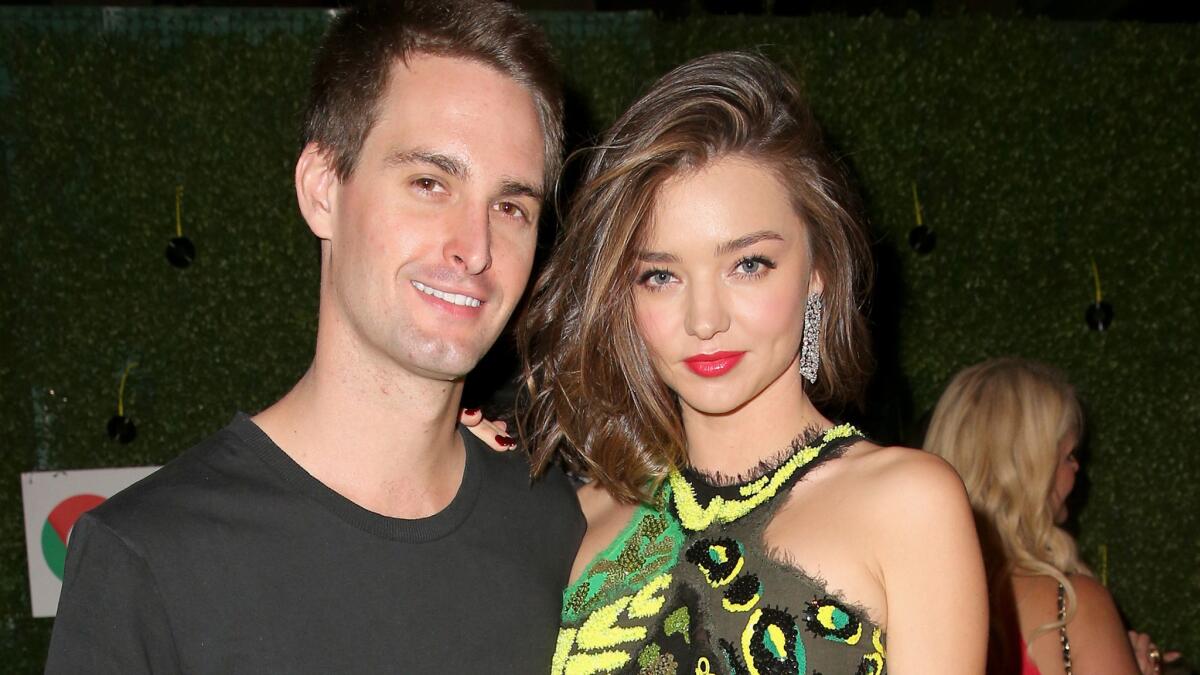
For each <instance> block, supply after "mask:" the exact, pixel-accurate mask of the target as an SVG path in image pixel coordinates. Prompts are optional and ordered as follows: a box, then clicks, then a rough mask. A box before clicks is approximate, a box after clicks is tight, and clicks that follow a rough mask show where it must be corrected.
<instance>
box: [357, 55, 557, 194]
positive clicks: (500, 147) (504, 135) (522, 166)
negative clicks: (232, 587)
mask: <svg viewBox="0 0 1200 675" xmlns="http://www.w3.org/2000/svg"><path fill="white" fill-rule="evenodd" d="M375 118H376V123H375V125H374V126H373V128H372V130H371V132H370V135H374V136H376V138H375V139H373V140H375V141H378V142H382V143H383V144H384V146H385V147H383V148H381V149H382V150H383V152H384V153H385V161H386V162H388V163H389V164H400V163H411V162H412V161H418V160H419V161H425V162H426V163H431V164H434V165H436V166H438V167H439V168H442V169H443V170H445V171H447V172H448V173H452V174H454V175H459V176H464V177H468V176H472V175H475V176H479V175H481V174H483V173H487V174H490V175H491V176H496V175H499V174H503V175H504V177H505V180H507V181H509V182H520V183H529V184H538V185H540V184H541V183H542V180H543V176H544V171H545V166H544V164H545V146H544V144H545V137H544V135H543V133H542V127H541V120H540V118H539V116H538V114H537V106H536V103H535V101H534V98H533V95H532V94H531V93H530V92H529V90H528V89H527V88H526V87H525V86H524V85H522V84H520V83H519V82H517V81H516V80H514V79H513V78H511V77H509V76H507V75H505V74H503V73H501V72H500V71H498V70H496V69H495V68H492V67H491V66H488V65H486V64H482V63H480V62H478V61H475V60H471V59H463V58H457V57H445V56H433V55H425V54H421V55H415V56H410V57H409V58H408V60H407V61H406V62H400V61H397V62H396V64H394V65H393V73H392V76H391V79H390V81H389V84H388V87H387V89H386V90H385V91H384V93H383V95H382V96H381V97H380V99H379V104H378V107H377V110H376V115H375ZM539 191H540V189H539Z"/></svg>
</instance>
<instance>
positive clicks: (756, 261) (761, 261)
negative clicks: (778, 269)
mask: <svg viewBox="0 0 1200 675" xmlns="http://www.w3.org/2000/svg"><path fill="white" fill-rule="evenodd" d="M773 269H775V263H773V262H771V261H770V260H768V259H767V258H764V257H762V256H752V257H748V258H742V259H741V260H739V261H737V265H735V266H734V270H735V271H737V273H738V274H741V275H742V276H746V277H757V276H761V275H763V274H765V273H766V271H767V270H773Z"/></svg>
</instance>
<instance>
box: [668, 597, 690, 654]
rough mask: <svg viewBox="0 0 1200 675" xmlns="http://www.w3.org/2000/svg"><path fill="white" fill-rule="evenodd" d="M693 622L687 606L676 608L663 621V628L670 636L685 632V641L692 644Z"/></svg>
mask: <svg viewBox="0 0 1200 675" xmlns="http://www.w3.org/2000/svg"><path fill="white" fill-rule="evenodd" d="M691 624H692V618H691V616H690V615H689V614H688V608H687V607H686V606H684V607H680V608H678V609H676V610H675V611H674V612H671V613H670V614H669V615H668V616H667V620H666V621H663V630H664V631H665V632H666V634H667V636H668V637H670V636H672V635H674V634H676V633H683V641H684V642H686V643H687V644H689V645H690V644H692V637H691V635H689V632H690V629H691Z"/></svg>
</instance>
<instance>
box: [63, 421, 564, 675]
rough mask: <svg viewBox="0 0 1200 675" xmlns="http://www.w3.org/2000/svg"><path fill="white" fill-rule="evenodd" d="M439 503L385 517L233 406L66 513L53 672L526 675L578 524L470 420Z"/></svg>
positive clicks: (550, 480)
mask: <svg viewBox="0 0 1200 675" xmlns="http://www.w3.org/2000/svg"><path fill="white" fill-rule="evenodd" d="M462 434H463V437H464V439H465V441H466V446H467V461H466V468H465V469H464V472H463V480H462V484H461V486H460V488H459V491H458V493H457V495H456V496H455V497H454V499H453V500H452V502H451V503H450V505H449V506H447V507H446V508H445V509H444V510H443V511H442V512H440V513H438V514H436V515H434V516H432V517H430V518H424V519H419V520H404V519H398V518H388V517H385V516H381V515H379V514H376V513H372V512H370V511H368V510H366V509H363V508H361V507H359V506H357V505H355V504H354V503H353V502H350V501H349V500H347V499H345V498H344V497H342V496H341V495H339V494H337V493H336V492H334V491H332V490H330V489H329V488H327V487H325V486H324V485H323V484H322V483H320V482H319V481H318V480H316V479H315V478H313V477H312V476H311V475H309V474H308V473H307V472H305V471H304V470H303V469H302V468H301V467H300V466H299V465H297V464H296V463H295V462H293V461H292V460H291V458H290V457H288V456H287V455H286V454H285V453H284V452H283V451H282V450H280V449H279V448H278V447H277V446H276V445H275V444H274V443H272V442H271V441H270V439H269V438H268V437H267V436H266V434H264V433H263V432H262V431H261V430H260V429H259V428H258V427H257V426H255V425H254V423H253V422H251V421H250V419H249V418H247V417H246V416H244V415H239V416H238V417H237V418H235V419H234V421H233V422H232V423H231V424H230V425H229V426H228V427H226V428H225V429H223V430H221V431H220V432H218V433H217V434H215V435H214V436H212V437H211V438H209V439H207V440H205V441H203V442H202V443H200V444H199V445H198V446H196V447H195V448H193V449H191V450H190V451H188V452H187V453H185V454H184V455H183V456H181V457H180V458H179V459H177V460H175V461H173V462H171V463H169V464H168V465H167V466H165V467H163V468H162V469H161V470H159V471H158V472H156V473H154V474H153V475H151V476H149V477H148V478H146V479H145V480H143V481H141V482H139V483H137V484H136V485H134V486H132V487H130V488H129V489H128V490H125V491H124V492H121V493H120V494H118V495H116V496H114V497H113V498H111V499H109V500H108V501H107V502H105V503H104V504H102V505H101V506H99V507H97V508H96V509H94V510H93V511H91V512H89V513H87V514H84V516H83V517H82V518H80V520H79V521H78V522H77V523H76V525H75V529H74V531H73V533H72V535H71V541H70V545H69V549H68V554H67V568H66V578H65V582H64V585H63V591H62V597H61V599H60V603H59V609H58V617H57V618H56V620H55V623H54V633H53V637H52V639H51V645H50V655H49V659H48V662H47V665H46V672H48V673H84V672H86V673H142V672H153V673H174V672H186V673H382V672H388V673H474V672H502V673H536V672H546V671H548V670H549V667H550V660H551V656H552V655H553V653H554V641H555V636H556V633H557V629H558V619H559V610H560V606H561V602H562V589H563V587H564V586H565V585H566V583H567V580H568V576H569V574H570V568H571V562H572V560H573V558H574V555H575V551H576V548H577V547H578V545H579V541H580V538H581V537H582V535H583V530H584V520H583V516H582V513H581V512H580V510H579V505H578V502H577V501H576V498H575V495H574V492H573V491H572V489H571V487H570V485H569V483H568V481H567V480H566V478H565V477H564V476H563V475H562V474H561V473H552V474H551V475H549V476H547V477H546V478H544V479H542V480H539V481H536V482H533V483H531V482H530V480H529V476H528V465H527V463H526V460H525V458H524V457H523V456H522V455H521V454H520V453H516V452H513V453H497V452H494V451H492V450H491V449H489V448H487V447H486V446H484V445H483V444H482V443H480V442H479V441H478V440H477V439H475V437H474V436H472V435H471V434H470V433H468V432H466V431H465V430H464V431H463V432H462Z"/></svg>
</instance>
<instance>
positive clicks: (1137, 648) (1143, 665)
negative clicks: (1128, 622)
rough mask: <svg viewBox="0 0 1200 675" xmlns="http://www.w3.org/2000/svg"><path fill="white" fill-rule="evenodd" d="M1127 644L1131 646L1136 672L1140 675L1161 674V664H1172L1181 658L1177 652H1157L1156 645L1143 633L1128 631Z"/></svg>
mask: <svg viewBox="0 0 1200 675" xmlns="http://www.w3.org/2000/svg"><path fill="white" fill-rule="evenodd" d="M1129 644H1130V645H1132V646H1133V655H1134V657H1136V658H1137V664H1138V670H1139V671H1141V673H1142V675H1158V674H1159V673H1161V672H1162V664H1164V663H1174V662H1175V661H1178V660H1179V657H1180V656H1182V654H1180V653H1179V652H1167V653H1166V654H1163V653H1161V652H1159V651H1158V645H1156V644H1154V641H1153V640H1151V639H1150V636H1149V635H1147V634H1145V633H1139V632H1137V631H1135V630H1131V631H1129Z"/></svg>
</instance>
